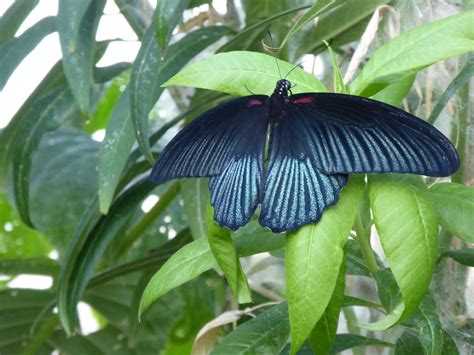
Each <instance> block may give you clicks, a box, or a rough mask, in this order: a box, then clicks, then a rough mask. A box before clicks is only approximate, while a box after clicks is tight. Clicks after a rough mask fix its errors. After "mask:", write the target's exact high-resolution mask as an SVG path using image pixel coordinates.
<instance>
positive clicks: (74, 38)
mask: <svg viewBox="0 0 474 355" xmlns="http://www.w3.org/2000/svg"><path fill="white" fill-rule="evenodd" d="M104 6H105V1H104V0H84V1H75V0H64V1H60V2H59V9H58V16H57V20H56V26H57V30H58V33H59V39H60V42H61V51H62V53H63V66H64V72H65V74H66V77H67V80H68V82H69V86H70V88H71V90H72V93H73V95H74V98H75V99H76V102H77V104H78V106H79V108H80V109H81V111H82V112H83V113H84V114H89V111H90V99H91V97H90V96H91V85H92V81H93V80H92V78H93V65H94V46H95V33H96V30H97V25H98V24H99V19H100V17H101V15H102V10H103V8H104Z"/></svg>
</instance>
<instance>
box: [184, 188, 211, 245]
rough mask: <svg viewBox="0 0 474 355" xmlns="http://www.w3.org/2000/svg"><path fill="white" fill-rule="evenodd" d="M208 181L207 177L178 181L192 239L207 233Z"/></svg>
mask: <svg viewBox="0 0 474 355" xmlns="http://www.w3.org/2000/svg"><path fill="white" fill-rule="evenodd" d="M208 182H209V180H208V179H182V180H181V181H180V184H181V196H183V200H184V205H183V209H184V212H185V213H186V216H187V220H188V225H189V228H191V232H192V234H193V238H194V239H199V238H203V237H205V236H206V235H207V230H206V210H207V206H208V205H209V188H208Z"/></svg>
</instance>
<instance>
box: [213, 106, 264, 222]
mask: <svg viewBox="0 0 474 355" xmlns="http://www.w3.org/2000/svg"><path fill="white" fill-rule="evenodd" d="M252 102H253V104H255V106H257V105H256V103H257V102H256V101H255V100H254V101H252ZM262 106H263V107H262V108H257V107H254V108H253V109H251V110H246V111H245V112H239V113H238V117H240V119H241V120H242V124H245V127H244V128H243V129H242V131H241V132H242V134H241V135H239V140H238V144H237V145H236V147H235V149H234V150H233V152H232V157H231V158H230V160H229V161H228V162H227V163H226V164H225V166H224V168H223V170H222V171H221V172H220V174H219V175H217V176H213V177H211V178H210V179H209V189H210V191H211V205H212V206H213V207H214V219H215V220H216V221H217V222H218V223H219V224H220V225H221V226H223V227H228V228H231V229H238V228H240V227H242V226H244V225H245V224H247V223H248V221H249V220H250V218H251V217H252V214H253V213H254V211H255V209H256V207H257V205H258V203H259V195H260V187H261V183H262V176H263V154H264V150H265V139H266V135H267V129H268V117H267V105H266V104H265V105H262Z"/></svg>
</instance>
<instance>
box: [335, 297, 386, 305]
mask: <svg viewBox="0 0 474 355" xmlns="http://www.w3.org/2000/svg"><path fill="white" fill-rule="evenodd" d="M352 306H360V307H370V308H382V305H381V304H378V303H374V302H371V301H367V300H364V299H362V298H359V297H354V296H347V295H345V296H344V303H343V307H352Z"/></svg>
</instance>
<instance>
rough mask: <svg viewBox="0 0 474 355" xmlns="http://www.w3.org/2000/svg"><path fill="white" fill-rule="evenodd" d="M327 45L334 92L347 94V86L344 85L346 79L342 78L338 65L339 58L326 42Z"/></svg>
mask: <svg viewBox="0 0 474 355" xmlns="http://www.w3.org/2000/svg"><path fill="white" fill-rule="evenodd" d="M325 44H326V45H327V46H328V50H329V55H330V57H331V62H332V77H333V79H332V81H333V84H334V92H336V93H338V94H347V89H346V85H345V84H344V79H343V78H342V74H341V70H340V69H339V64H338V63H337V57H336V55H335V54H334V52H333V50H332V48H331V46H330V44H329V43H328V42H326V41H325Z"/></svg>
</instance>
